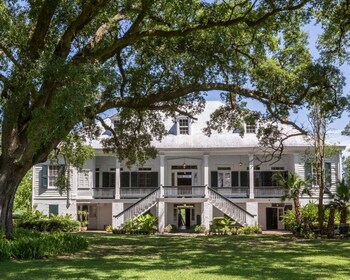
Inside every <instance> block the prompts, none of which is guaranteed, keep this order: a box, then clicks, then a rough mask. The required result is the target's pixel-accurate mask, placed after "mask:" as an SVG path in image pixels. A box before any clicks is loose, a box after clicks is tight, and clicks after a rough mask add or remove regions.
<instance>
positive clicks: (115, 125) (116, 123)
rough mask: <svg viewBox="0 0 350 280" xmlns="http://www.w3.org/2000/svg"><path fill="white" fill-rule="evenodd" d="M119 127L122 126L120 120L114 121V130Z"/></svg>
mask: <svg viewBox="0 0 350 280" xmlns="http://www.w3.org/2000/svg"><path fill="white" fill-rule="evenodd" d="M118 125H120V119H115V120H113V126H114V128H116V127H118Z"/></svg>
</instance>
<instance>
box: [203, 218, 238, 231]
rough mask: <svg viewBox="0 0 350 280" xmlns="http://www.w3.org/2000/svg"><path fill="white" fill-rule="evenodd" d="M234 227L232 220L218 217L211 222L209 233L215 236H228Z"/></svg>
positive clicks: (234, 223)
mask: <svg viewBox="0 0 350 280" xmlns="http://www.w3.org/2000/svg"><path fill="white" fill-rule="evenodd" d="M234 227H236V222H235V221H234V220H232V219H230V218H227V217H223V218H222V217H219V218H214V219H213V220H212V222H211V225H210V228H209V231H210V232H214V233H216V234H228V233H229V232H231V229H232V228H234Z"/></svg>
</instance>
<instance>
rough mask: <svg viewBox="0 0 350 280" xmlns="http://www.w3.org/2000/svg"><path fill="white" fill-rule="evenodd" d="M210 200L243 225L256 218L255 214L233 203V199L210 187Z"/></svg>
mask: <svg viewBox="0 0 350 280" xmlns="http://www.w3.org/2000/svg"><path fill="white" fill-rule="evenodd" d="M208 201H209V202H210V203H211V204H212V205H213V206H215V207H216V208H218V209H219V210H220V211H221V212H223V213H225V214H226V215H227V216H229V217H230V218H232V219H234V220H235V221H236V222H237V223H239V224H240V225H242V226H246V225H248V224H250V223H249V220H250V221H252V220H253V219H254V215H252V214H250V213H249V212H247V211H246V210H244V209H242V208H241V207H239V206H238V205H237V204H235V203H233V202H232V201H231V200H229V199H227V198H226V197H224V196H223V195H221V194H219V193H218V192H217V191H215V190H213V189H212V188H209V187H208Z"/></svg>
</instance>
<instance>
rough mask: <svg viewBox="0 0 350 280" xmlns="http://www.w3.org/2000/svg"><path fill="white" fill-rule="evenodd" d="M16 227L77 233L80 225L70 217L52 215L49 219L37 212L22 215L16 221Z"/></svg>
mask: <svg viewBox="0 0 350 280" xmlns="http://www.w3.org/2000/svg"><path fill="white" fill-rule="evenodd" d="M17 226H18V227H20V228H24V229H34V230H37V231H50V232H51V231H63V232H74V231H79V229H80V223H79V222H78V221H76V220H74V219H73V218H72V216H71V215H65V216H59V215H57V216H56V215H52V216H51V217H50V218H49V217H47V216H46V215H43V214H42V213H41V212H39V211H35V212H33V213H29V214H26V215H23V216H22V217H21V218H20V219H19V220H18V221H17Z"/></svg>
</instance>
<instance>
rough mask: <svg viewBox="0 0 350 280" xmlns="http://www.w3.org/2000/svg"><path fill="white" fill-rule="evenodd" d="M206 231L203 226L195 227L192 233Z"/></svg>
mask: <svg viewBox="0 0 350 280" xmlns="http://www.w3.org/2000/svg"><path fill="white" fill-rule="evenodd" d="M206 231H207V228H206V227H205V225H197V226H195V227H194V232H195V233H205V232H206Z"/></svg>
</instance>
